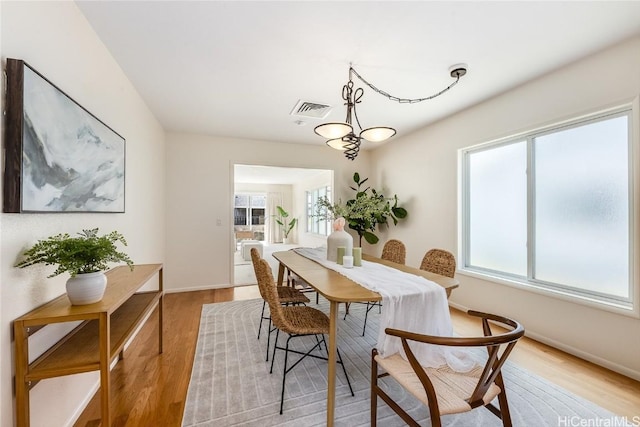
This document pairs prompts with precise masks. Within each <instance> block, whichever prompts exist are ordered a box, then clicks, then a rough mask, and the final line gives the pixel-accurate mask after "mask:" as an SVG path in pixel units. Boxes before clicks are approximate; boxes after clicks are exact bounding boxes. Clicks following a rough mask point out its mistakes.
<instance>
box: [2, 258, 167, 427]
mask: <svg viewBox="0 0 640 427" xmlns="http://www.w3.org/2000/svg"><path fill="white" fill-rule="evenodd" d="M106 274H107V289H106V291H105V295H104V297H103V299H102V300H101V301H100V302H97V303H95V304H88V305H79V306H75V305H71V303H70V302H69V299H68V298H67V296H66V294H64V295H61V296H59V297H58V298H56V299H54V300H52V301H50V302H48V303H46V304H44V305H42V306H40V307H38V308H36V309H35V310H33V311H31V312H29V313H27V314H25V315H24V316H21V317H19V318H17V319H16V320H14V324H13V328H14V338H15V350H16V357H15V363H16V367H15V368H16V376H15V381H16V413H17V421H18V426H20V427H21V426H28V425H29V390H30V389H31V388H32V387H33V386H35V384H37V383H38V381H40V380H43V379H47V378H53V377H60V376H64V375H71V374H78V373H81V372H89V371H96V370H99V371H100V390H101V404H102V405H101V409H102V425H104V426H109V425H111V422H110V420H111V418H110V414H109V377H110V375H109V372H110V367H111V363H112V362H113V360H115V358H116V357H119V358H123V356H124V355H123V349H124V345H125V343H126V342H127V340H128V339H129V338H130V337H131V335H132V334H133V332H134V331H136V329H137V328H138V327H139V326H140V325H141V324H142V323H143V321H144V320H145V319H146V318H147V316H148V315H149V313H151V311H152V310H153V309H155V307H156V306H158V316H159V328H158V329H159V334H158V351H159V353H162V329H163V326H162V314H163V313H162V312H163V284H162V264H145V265H136V266H135V268H134V270H133V271H131V270H130V269H129V267H127V266H121V267H116V268H114V269H113V270H110V271H108V272H107V273H106ZM156 274H158V290H153V291H144V292H138V293H136V291H138V290H139V289H140V287H142V286H143V285H144V284H145V283H147V282H148V281H149V280H150V279H152V278H153V276H154V275H156ZM73 321H81V323H80V324H79V325H78V326H77V327H76V328H74V329H73V330H72V331H71V332H69V333H68V334H67V335H65V336H64V337H63V338H62V339H61V340H59V341H58V342H57V343H56V344H54V345H53V346H52V347H51V348H49V349H48V350H47V351H46V352H44V353H43V354H42V355H40V356H39V357H38V358H37V359H36V360H34V361H33V362H31V363H29V336H31V335H32V334H33V333H35V332H36V331H38V330H39V329H41V328H42V327H43V326H45V325H48V324H52V323H62V322H73Z"/></svg>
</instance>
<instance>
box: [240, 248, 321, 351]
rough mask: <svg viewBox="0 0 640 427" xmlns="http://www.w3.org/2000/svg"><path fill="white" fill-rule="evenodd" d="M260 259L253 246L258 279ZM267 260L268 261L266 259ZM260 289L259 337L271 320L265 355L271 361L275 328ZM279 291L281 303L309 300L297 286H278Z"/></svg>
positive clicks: (253, 258)
mask: <svg viewBox="0 0 640 427" xmlns="http://www.w3.org/2000/svg"><path fill="white" fill-rule="evenodd" d="M260 260H262V257H261V256H260V252H258V250H257V249H256V248H251V261H252V263H253V271H254V273H255V274H256V280H259V279H258V277H259V276H260V273H259V271H258V270H259V269H260V268H262V266H261V264H260ZM265 262H266V261H265ZM258 290H259V291H260V296H262V313H260V326H259V327H258V339H260V332H261V331H262V322H264V321H265V320H267V321H269V326H268V328H267V356H266V357H265V360H266V361H269V347H270V346H271V332H273V331H274V330H275V329H274V328H271V316H265V315H264V309H265V307H266V305H267V301H266V299H265V297H264V295H263V292H262V289H261V288H260V286H258ZM277 292H278V300H279V301H280V304H284V305H289V304H306V303H308V302H309V298H307V297H306V295H304V294H303V293H302V292H300V291H299V290H297V289H296V288H295V287H290V286H277Z"/></svg>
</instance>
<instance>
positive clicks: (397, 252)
mask: <svg viewBox="0 0 640 427" xmlns="http://www.w3.org/2000/svg"><path fill="white" fill-rule="evenodd" d="M406 257H407V249H406V248H405V246H404V243H402V242H401V241H400V240H396V239H391V240H389V241H387V242H386V243H385V244H384V247H383V248H382V256H381V257H380V258H382V259H386V260H387V261H393V262H395V263H398V264H404V263H405V259H406Z"/></svg>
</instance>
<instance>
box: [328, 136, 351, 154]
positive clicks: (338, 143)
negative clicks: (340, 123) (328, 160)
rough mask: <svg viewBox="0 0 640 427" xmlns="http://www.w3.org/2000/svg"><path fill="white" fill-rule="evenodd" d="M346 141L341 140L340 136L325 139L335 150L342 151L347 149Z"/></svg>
mask: <svg viewBox="0 0 640 427" xmlns="http://www.w3.org/2000/svg"><path fill="white" fill-rule="evenodd" d="M346 144H347V143H346V142H344V141H343V140H342V138H336V139H330V140H328V141H327V145H328V146H329V147H331V148H335V149H336V150H340V151H344V150H346V149H347V147H346Z"/></svg>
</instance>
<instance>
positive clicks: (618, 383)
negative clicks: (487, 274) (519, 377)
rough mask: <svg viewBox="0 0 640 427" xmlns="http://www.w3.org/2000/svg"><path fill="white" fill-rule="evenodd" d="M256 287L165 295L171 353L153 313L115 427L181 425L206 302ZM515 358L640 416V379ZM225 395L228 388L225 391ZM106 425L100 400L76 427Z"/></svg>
mask: <svg viewBox="0 0 640 427" xmlns="http://www.w3.org/2000/svg"><path fill="white" fill-rule="evenodd" d="M259 297H260V295H259V293H258V290H257V288H256V287H255V286H247V287H240V288H235V289H234V288H229V289H218V290H211V291H199V292H185V293H176V294H167V295H166V296H165V321H164V322H165V323H164V349H165V350H164V353H163V354H162V355H158V354H157V337H158V335H157V328H158V321H157V315H155V314H154V315H152V316H151V318H150V319H149V321H148V322H147V324H146V325H145V326H144V327H143V329H142V330H141V331H140V333H139V335H138V336H137V337H136V339H135V340H134V341H133V343H132V344H131V346H130V347H129V348H128V349H127V350H126V352H125V358H124V360H122V361H120V362H119V363H118V364H117V365H116V366H115V368H114V369H113V371H112V373H111V386H112V388H111V392H112V395H111V397H112V407H111V414H112V419H113V426H145V427H146V426H162V427H173V426H180V424H181V419H182V412H183V409H184V404H185V400H186V395H187V387H188V385H189V378H190V375H191V366H192V363H193V355H194V351H195V345H196V340H197V337H198V326H199V321H200V309H201V306H202V304H208V303H213V302H224V301H231V300H241V299H249V298H259ZM452 318H453V323H454V327H455V330H456V332H457V333H459V334H461V335H465V334H477V333H481V328H480V324H479V323H476V320H475V319H472V318H470V317H468V316H467V315H466V314H465V313H462V312H460V311H457V310H452ZM510 360H512V361H515V362H516V363H518V364H519V365H520V366H523V367H524V368H526V369H529V370H530V371H532V372H535V373H537V374H538V375H540V376H542V377H544V378H546V379H548V380H549V381H552V382H554V383H556V384H558V385H560V386H561V387H564V388H565V389H568V390H571V391H573V392H574V393H576V394H578V395H580V396H582V397H584V398H586V399H588V400H590V401H592V402H595V403H597V404H598V405H600V406H602V407H604V408H606V409H608V410H610V411H611V412H613V413H615V414H618V415H621V416H627V417H629V418H630V419H631V418H632V417H634V416H635V417H640V382H638V381H634V380H632V379H630V378H627V377H624V376H622V375H619V374H616V373H614V372H612V371H609V370H607V369H604V368H601V367H599V366H596V365H593V364H591V363H589V362H586V361H584V360H581V359H578V358H576V357H574V356H571V355H568V354H566V353H564V352H562V351H559V350H556V349H553V348H551V347H549V346H546V345H544V344H541V343H539V342H536V341H533V340H530V339H528V338H526V337H525V338H524V339H522V340H520V342H519V343H518V345H516V347H515V350H514V353H513V354H512V355H511V356H510ZM221 392H224V391H221ZM99 425H101V424H100V400H99V396H98V395H96V396H94V398H93V399H92V400H91V402H90V404H89V405H88V406H87V408H86V409H85V411H84V412H83V413H82V415H81V416H80V418H79V419H78V421H77V422H76V424H75V426H77V427H85V426H86V427H95V426H99Z"/></svg>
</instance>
